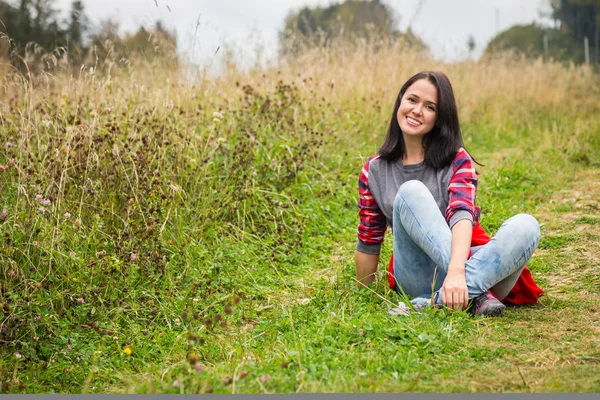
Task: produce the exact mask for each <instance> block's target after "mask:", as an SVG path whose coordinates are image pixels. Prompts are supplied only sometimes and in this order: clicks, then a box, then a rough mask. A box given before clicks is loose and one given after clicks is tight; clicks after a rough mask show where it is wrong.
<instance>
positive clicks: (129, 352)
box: [123, 346, 133, 356]
mask: <svg viewBox="0 0 600 400" xmlns="http://www.w3.org/2000/svg"><path fill="white" fill-rule="evenodd" d="M123 353H125V354H127V355H128V356H130V355H131V353H133V351H132V350H131V347H129V346H127V347H125V348H124V349H123Z"/></svg>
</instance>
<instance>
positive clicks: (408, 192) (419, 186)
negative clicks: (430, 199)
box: [394, 180, 429, 208]
mask: <svg viewBox="0 0 600 400" xmlns="http://www.w3.org/2000/svg"><path fill="white" fill-rule="evenodd" d="M423 190H424V191H425V193H429V189H427V186H425V184H424V183H423V182H421V181H417V180H412V181H406V182H404V183H403V184H402V185H401V186H400V188H399V189H398V193H396V197H395V198H394V208H398V207H399V206H400V204H402V201H401V200H404V201H406V202H408V201H410V199H412V198H413V197H415V196H416V195H418V194H419V193H423Z"/></svg>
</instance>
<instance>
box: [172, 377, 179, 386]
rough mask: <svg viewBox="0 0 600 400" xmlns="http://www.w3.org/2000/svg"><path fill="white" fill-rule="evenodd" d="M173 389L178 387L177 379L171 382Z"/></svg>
mask: <svg viewBox="0 0 600 400" xmlns="http://www.w3.org/2000/svg"><path fill="white" fill-rule="evenodd" d="M173 387H179V381H178V380H177V379H175V380H174V381H173Z"/></svg>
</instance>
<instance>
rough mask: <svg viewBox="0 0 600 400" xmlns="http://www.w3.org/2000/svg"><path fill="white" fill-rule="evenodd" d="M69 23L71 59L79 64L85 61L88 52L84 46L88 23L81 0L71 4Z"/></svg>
mask: <svg viewBox="0 0 600 400" xmlns="http://www.w3.org/2000/svg"><path fill="white" fill-rule="evenodd" d="M68 22H69V26H68V28H67V36H68V39H69V42H68V48H69V58H70V59H71V61H72V62H79V61H81V60H82V59H83V55H84V53H85V50H86V49H85V47H84V44H83V35H84V33H85V27H86V26H87V22H88V21H87V18H86V16H85V13H84V10H83V2H82V1H81V0H75V1H73V2H72V3H71V12H70V15H69V21H68Z"/></svg>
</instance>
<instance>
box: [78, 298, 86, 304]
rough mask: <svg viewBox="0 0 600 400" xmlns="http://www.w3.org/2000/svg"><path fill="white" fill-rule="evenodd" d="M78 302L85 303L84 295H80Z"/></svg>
mask: <svg viewBox="0 0 600 400" xmlns="http://www.w3.org/2000/svg"><path fill="white" fill-rule="evenodd" d="M77 302H78V303H79V304H83V303H85V300H84V299H83V297H80V298H78V299H77Z"/></svg>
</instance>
